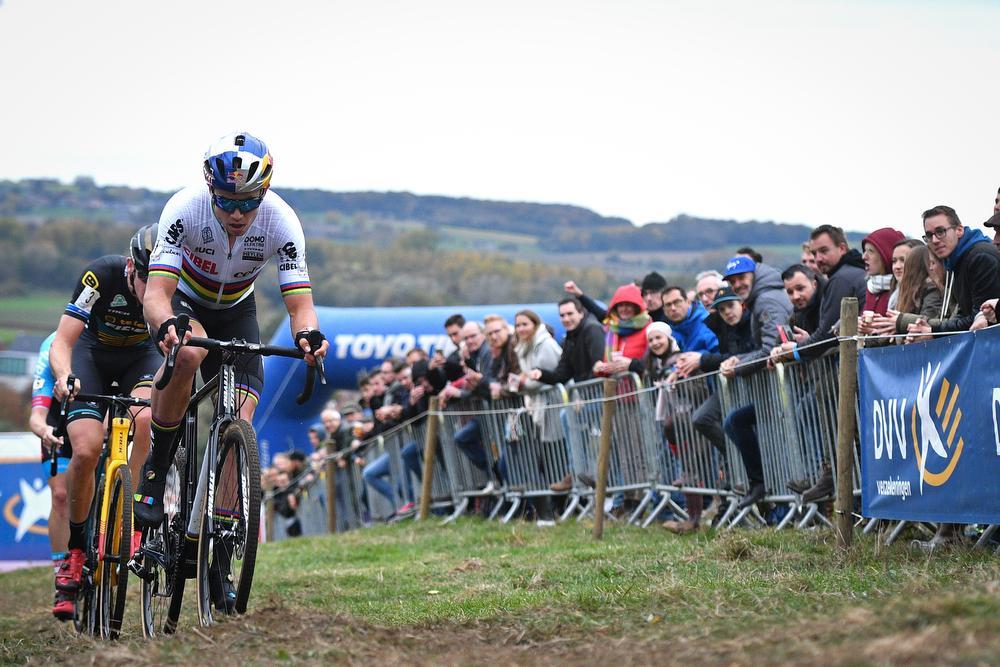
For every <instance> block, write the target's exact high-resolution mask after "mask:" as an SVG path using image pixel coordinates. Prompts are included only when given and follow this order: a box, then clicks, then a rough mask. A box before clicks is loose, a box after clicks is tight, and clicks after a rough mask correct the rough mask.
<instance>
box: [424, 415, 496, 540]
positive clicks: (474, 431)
mask: <svg viewBox="0 0 1000 667" xmlns="http://www.w3.org/2000/svg"><path fill="white" fill-rule="evenodd" d="M486 409H487V406H486V404H485V403H484V402H483V401H482V400H480V399H477V398H466V399H463V400H461V401H457V402H454V403H449V404H448V405H447V406H446V407H445V409H444V410H443V411H442V414H441V415H440V417H439V419H441V427H440V428H439V429H438V439H439V441H440V453H441V457H442V459H443V460H444V467H445V469H447V471H448V477H449V480H450V487H451V495H452V503H453V505H454V511H453V512H452V513H451V515H449V516H448V517H447V518H446V519H445V523H448V522H450V521H454V520H455V519H456V518H458V517H459V516H461V515H462V513H464V512H465V510H466V508H468V506H469V502H470V500H471V499H473V498H494V499H499V498H500V496H501V495H502V492H501V491H500V482H499V480H498V479H496V476H495V474H494V468H495V463H496V458H497V455H498V453H497V451H496V450H494V447H493V445H494V444H495V443H494V442H491V441H489V440H488V439H487V436H488V435H489V434H488V432H487V428H486V424H485V423H484V421H485V420H484V418H483V417H484V414H483V413H484V412H485V411H486ZM463 429H465V430H463ZM456 436H458V437H459V438H460V439H461V440H462V441H464V442H465V443H467V446H471V447H472V448H474V449H478V448H480V447H481V448H482V456H483V457H484V465H483V467H480V466H478V465H474V464H473V463H472V461H471V460H470V459H469V456H468V455H467V454H466V452H464V451H462V449H461V448H460V447H459V445H458V444H457V442H456ZM500 507H501V504H500V503H499V502H497V503H495V505H494V508H493V512H492V513H491V514H490V518H493V517H494V516H496V513H497V512H499V510H500Z"/></svg>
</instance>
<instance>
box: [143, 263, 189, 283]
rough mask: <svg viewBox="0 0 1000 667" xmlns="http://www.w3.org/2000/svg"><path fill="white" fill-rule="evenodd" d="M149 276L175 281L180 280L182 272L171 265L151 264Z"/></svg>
mask: <svg viewBox="0 0 1000 667" xmlns="http://www.w3.org/2000/svg"><path fill="white" fill-rule="evenodd" d="M149 275H151V276H163V277H164V278H173V279H174V280H180V277H181V270H180V269H178V268H177V267H175V266H170V265H169V264H150V265H149Z"/></svg>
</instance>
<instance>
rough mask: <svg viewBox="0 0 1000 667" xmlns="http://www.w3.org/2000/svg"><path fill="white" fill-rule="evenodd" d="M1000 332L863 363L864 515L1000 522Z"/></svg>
mask: <svg viewBox="0 0 1000 667" xmlns="http://www.w3.org/2000/svg"><path fill="white" fill-rule="evenodd" d="M998 360H1000V327H993V328H991V329H986V330H984V331H979V332H974V333H963V334H957V335H954V336H946V337H943V338H938V339H935V340H933V341H929V342H922V343H913V344H910V345H890V346H887V347H876V348H864V349H862V350H860V351H859V355H858V390H859V392H860V415H859V416H860V426H861V479H862V484H861V506H862V513H863V514H864V515H865V516H868V517H876V518H880V519H901V520H908V521H944V522H950V523H989V524H993V523H1000V361H998Z"/></svg>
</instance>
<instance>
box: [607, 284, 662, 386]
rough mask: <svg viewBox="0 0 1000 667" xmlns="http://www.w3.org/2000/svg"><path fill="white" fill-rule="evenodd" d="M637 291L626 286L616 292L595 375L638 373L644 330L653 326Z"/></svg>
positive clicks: (644, 350)
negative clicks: (602, 355) (601, 356)
mask: <svg viewBox="0 0 1000 667" xmlns="http://www.w3.org/2000/svg"><path fill="white" fill-rule="evenodd" d="M652 321H653V320H652V318H651V317H650V315H649V313H648V312H647V311H646V303H645V301H644V300H643V298H642V293H641V292H640V291H639V288H638V287H637V286H636V285H634V284H632V283H629V284H627V285H622V286H621V287H619V288H618V289H616V290H615V295H614V296H613V297H612V298H611V303H610V304H609V305H608V316H607V319H605V320H604V359H602V360H599V361H597V363H595V364H594V375H596V376H611V375H618V374H619V373H626V372H629V371H631V372H633V373H641V372H642V369H643V366H642V358H643V356H644V355H645V354H646V347H647V345H648V343H647V342H646V328H647V327H648V326H649V324H650V322H652Z"/></svg>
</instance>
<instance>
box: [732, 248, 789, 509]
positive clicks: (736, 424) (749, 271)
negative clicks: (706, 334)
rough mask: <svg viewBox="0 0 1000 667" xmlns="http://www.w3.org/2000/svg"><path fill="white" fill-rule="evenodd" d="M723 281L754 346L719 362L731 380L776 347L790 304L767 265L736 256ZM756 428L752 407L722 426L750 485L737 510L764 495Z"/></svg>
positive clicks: (756, 366) (775, 273)
mask: <svg viewBox="0 0 1000 667" xmlns="http://www.w3.org/2000/svg"><path fill="white" fill-rule="evenodd" d="M725 277H726V280H728V281H729V284H730V285H732V288H733V291H734V292H736V294H737V295H738V296H739V297H740V298H741V299H743V303H744V306H745V307H746V309H747V310H749V311H750V329H751V331H752V333H753V337H754V343H755V344H756V349H754V350H753V351H752V352H748V353H746V354H741V355H739V356H733V357H730V358H729V359H726V360H725V361H723V362H722V365H721V366H720V369H721V371H722V374H723V375H726V376H729V377H732V376H733V375H734V374H736V373H737V372H738V373H740V374H741V375H742V374H748V373H751V372H753V371H755V370H758V369H759V368H761V367H763V365H764V363H765V362H766V360H767V358H768V356H769V355H770V353H771V349H772V348H774V347H775V346H776V345H777V344H778V340H779V335H778V327H780V326H782V325H784V324H785V323H786V322H787V321H788V316H789V315H791V313H792V302H791V301H789V299H788V294H787V293H786V292H785V284H784V282H782V280H781V274H780V273H778V271H777V269H774V268H772V267H770V266H768V265H767V264H757V263H756V262H754V261H753V260H752V259H750V258H748V257H744V256H742V255H737V256H736V257H733V258H732V259H731V260H729V262H728V263H727V264H726V270H725ZM754 361H759V364H755V363H750V364H748V362H754ZM737 366H739V369H738V370H737ZM756 424H757V412H756V409H755V408H754V405H753V404H752V403H751V404H749V405H745V406H742V407H739V408H736V409H735V410H733V411H732V412H730V413H729V414H728V415H727V416H726V419H725V421H724V422H723V428H724V429H725V431H726V433H727V434H728V435H729V438H730V440H732V441H733V444H734V445H736V448H737V449H738V450H739V452H740V456H741V457H742V458H743V467H744V468H746V471H747V479H748V480H749V482H750V489H749V490H748V491H747V494H746V495H745V496H744V497H743V498H741V499H740V502H739V504H738V505H737V508H738V509H744V508H746V507H750V506H751V505H753V504H755V503H757V502H760V501H761V500H763V499H764V496H766V495H767V491H766V489H765V487H764V466H763V463H762V461H761V457H760V444H759V443H758V441H757V434H756V432H755V431H754V427H755V426H756Z"/></svg>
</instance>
